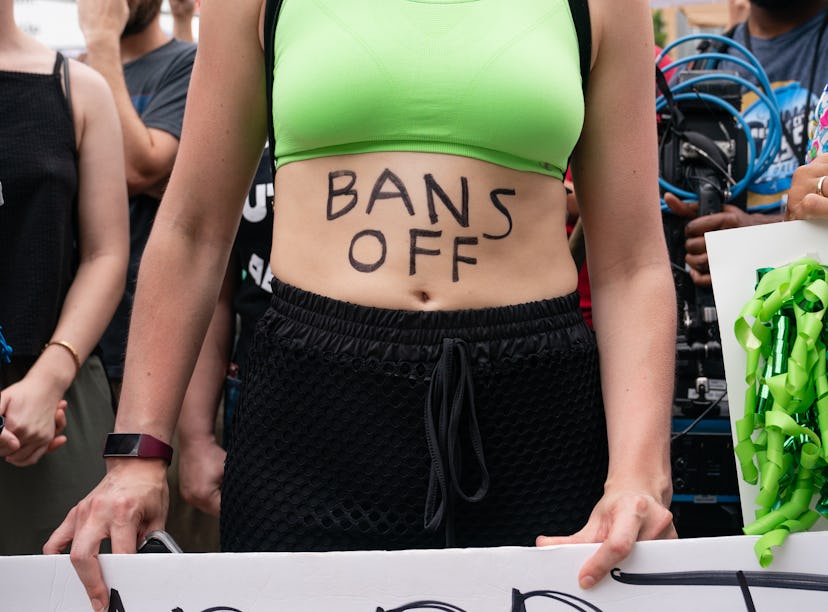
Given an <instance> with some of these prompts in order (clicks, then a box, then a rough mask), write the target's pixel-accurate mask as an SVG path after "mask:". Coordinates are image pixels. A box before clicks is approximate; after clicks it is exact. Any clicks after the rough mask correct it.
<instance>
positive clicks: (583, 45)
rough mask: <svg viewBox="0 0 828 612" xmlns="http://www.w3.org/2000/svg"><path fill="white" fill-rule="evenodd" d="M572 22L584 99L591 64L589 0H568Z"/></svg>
mask: <svg viewBox="0 0 828 612" xmlns="http://www.w3.org/2000/svg"><path fill="white" fill-rule="evenodd" d="M569 11H570V12H571V13H572V23H573V24H575V33H576V34H577V35H578V54H579V56H580V58H581V87H582V88H583V90H584V99H586V92H587V84H588V83H589V69H590V67H591V66H592V24H591V22H590V19H589V0H569Z"/></svg>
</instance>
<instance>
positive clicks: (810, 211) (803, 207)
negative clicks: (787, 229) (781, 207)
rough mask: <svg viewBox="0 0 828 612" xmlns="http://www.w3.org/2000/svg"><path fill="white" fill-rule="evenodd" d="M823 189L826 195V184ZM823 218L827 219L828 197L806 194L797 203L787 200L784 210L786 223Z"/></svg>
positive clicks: (827, 187)
mask: <svg viewBox="0 0 828 612" xmlns="http://www.w3.org/2000/svg"><path fill="white" fill-rule="evenodd" d="M824 189H825V192H826V193H828V184H826V186H825V188H824ZM824 218H828V197H823V196H820V195H818V194H816V193H809V194H806V195H805V196H804V197H803V198H802V199H801V200H799V201H798V202H794V201H791V200H789V201H788V206H787V208H786V209H785V220H786V221H794V220H796V219H824Z"/></svg>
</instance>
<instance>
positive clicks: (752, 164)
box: [656, 34, 782, 212]
mask: <svg viewBox="0 0 828 612" xmlns="http://www.w3.org/2000/svg"><path fill="white" fill-rule="evenodd" d="M701 40H705V41H713V42H718V43H720V44H721V45H726V46H729V47H732V48H733V49H734V50H736V51H738V53H740V54H741V55H742V56H743V57H739V56H738V55H727V54H724V53H719V52H701V53H696V54H695V55H691V56H688V57H684V58H681V59H679V60H676V61H674V62H672V63H670V64H669V65H667V66H665V67H664V68H663V69H662V70H663V72H665V73H666V72H669V71H671V70H674V69H676V68H679V67H681V66H684V65H686V64H690V63H700V64H701V63H703V62H704V63H708V62H712V63H713V64H714V65H717V64H718V63H720V62H730V63H732V64H736V65H738V66H740V67H742V68H743V69H744V70H745V72H747V73H748V74H749V75H750V76H752V77H753V78H754V79H755V80H756V82H757V83H759V86H758V87H757V86H756V85H755V84H753V83H751V82H750V81H748V80H747V79H745V78H744V77H742V76H739V75H735V74H728V73H726V72H720V73H716V72H712V73H711V74H708V75H703V76H699V77H695V78H692V79H688V80H687V81H685V82H683V83H680V84H677V85H673V86H671V92H672V93H673V94H674V95H673V99H674V100H675V101H676V102H680V101H682V100H704V101H705V102H706V103H709V104H712V105H714V106H718V107H720V108H722V109H724V110H725V111H726V112H727V113H729V114H730V115H731V116H732V117H734V119H735V120H736V121H737V122H738V123H739V125H740V127H741V129H742V131H743V132H744V133H745V136H746V141H747V146H748V162H747V169H746V172H745V175H744V176H743V177H742V178H741V179H740V180H738V181H737V182H736V183H735V184H734V185H732V186H731V188H730V197H729V198H728V201H732V200H733V199H734V198H736V197H738V196H739V195H741V194H742V193H743V192H744V191H745V189H747V188H748V187H749V185H751V184H752V183H753V182H754V181H755V180H756V179H758V178H759V177H760V176H762V175H763V174H764V173H765V172H766V171H767V169H768V168H769V167H770V165H771V164H772V163H773V161H774V160H775V159H776V156H777V155H778V154H779V150H780V147H781V145H782V119H781V117H780V112H779V102H778V100H777V98H776V93H775V92H774V90H773V88H772V87H771V84H770V81H769V79H768V76H767V74H766V73H765V70H764V69H763V68H762V65H761V64H760V63H759V60H757V59H756V57H755V56H754V55H753V54H752V53H751V52H750V51H748V50H747V48H745V47H744V46H743V45H741V44H739V43H738V42H736V41H734V40H733V39H731V38H727V37H726V36H719V35H716V34H694V35H691V36H685V37H682V38H679V39H678V40H676V41H674V42H672V43H670V44H669V45H667V46H666V47H664V49H663V50H662V51H661V53H659V55H658V56H657V57H656V64H660V62H661V61H662V60H663V59H664V58H665V57H666V56H667V54H668V53H669V52H670V51H671V50H672V49H674V48H676V47H677V46H679V45H683V44H686V43H688V42H692V41H701ZM702 81H731V82H735V83H737V84H738V85H739V86H740V87H741V88H742V89H743V90H745V89H746V90H749V91H751V92H753V93H754V94H756V96H757V98H758V99H759V101H760V102H761V103H762V104H764V105H765V106H766V107H767V109H768V114H769V117H770V119H769V124H768V131H767V137H766V138H765V140H764V143H763V145H762V150H761V152H760V153H759V154H758V156H757V152H756V142H755V139H754V138H753V136H752V134H751V132H750V126H749V125H748V123H747V120H746V119H745V117H744V115H743V114H742V113H741V112H739V111H737V110H736V108H734V107H733V106H732V105H731V104H729V103H728V102H726V101H725V100H722V99H721V98H718V97H716V96H713V95H711V94H706V93H701V92H696V91H693V88H694V87H695V86H696V85H698V84H699V83H701V82H702ZM688 90H690V91H688ZM667 104H668V100H667V99H666V97H665V96H664V95H660V96H658V98H657V99H656V111H657V112H658V111H660V110H662V109H663V108H664V107H665V106H666V105H667ZM659 185H661V187H662V188H663V189H664V190H665V191H669V192H670V193H673V194H675V195H676V196H677V197H680V198H682V199H684V200H688V201H691V202H692V201H698V196H697V195H696V194H695V193H692V192H689V191H686V190H684V189H680V188H679V187H677V186H675V185H672V184H671V183H668V182H667V181H666V180H664V179H663V178H661V177H659ZM775 207H776V204H769V205H765V206H761V207H757V208H754V209H753V210H760V209H765V208H767V209H770V208H775ZM661 209H662V210H663V211H668V212H670V209H669V208H668V207H667V205H666V204H665V203H664V200H663V199H662V200H661Z"/></svg>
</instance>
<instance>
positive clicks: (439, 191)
mask: <svg viewBox="0 0 828 612" xmlns="http://www.w3.org/2000/svg"><path fill="white" fill-rule="evenodd" d="M425 186H426V198H427V200H428V218H429V220H430V221H431V224H432V225H434V224H435V223H437V220H438V217H437V207H436V206H435V205H434V196H435V195H437V197H438V198H440V201H442V202H443V205H444V206H445V207H446V208H447V209H448V211H449V212H450V213H451V214H452V216H453V217H454V218H455V219H456V220H457V223H459V224H460V225H461V226H462V227H468V226H469V181H468V179H467V178H466V177H465V176H461V177H460V188H461V190H462V195H461V198H462V202H461V204H460V206H461V210H457V207H456V206H455V205H454V203H453V202H452V201H451V198H449V197H448V194H446V192H445V191H444V190H443V188H442V187H440V185H439V184H438V183H437V181H436V180H434V176H433V175H431V174H426V175H425Z"/></svg>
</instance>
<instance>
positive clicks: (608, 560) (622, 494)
mask: <svg viewBox="0 0 828 612" xmlns="http://www.w3.org/2000/svg"><path fill="white" fill-rule="evenodd" d="M677 537H678V534H677V533H676V529H675V527H674V526H673V514H672V513H671V512H670V511H669V510H668V509H667V508H666V507H664V505H663V504H662V502H661V501H660V500H659V499H658V498H657V497H654V496H653V495H652V494H650V493H646V492H644V491H639V490H634V489H620V490H617V491H613V490H611V489H610V488H609V487H608V488H607V490H606V492H605V493H604V496H603V497H602V498H601V500H600V501H599V502H598V503H597V504H596V506H595V508H594V509H593V510H592V514H591V515H590V517H589V521H588V522H587V524H586V525H585V526H584V528H583V529H581V530H580V531H578V532H577V533H574V534H572V535H571V536H555V537H547V536H539V537H538V539H537V541H536V544H537V545H538V546H553V545H556V544H587V543H595V542H600V543H601V546H600V547H599V548H598V550H597V551H596V553H595V554H594V555H592V557H590V558H589V559H587V561H586V563H584V565H583V567H582V568H581V571H580V573H579V574H578V582H579V584H580V585H581V588H584V589H588V588H590V587H591V586H593V585H594V584H596V583H597V582H598V581H599V580H601V578H603V577H604V576H606V575H607V574H608V573H609V572H610V571H611V570H612V569H613V568H615V567H617V566H618V564H619V563H620V562H621V561H622V560H623V559H624V558H626V557H627V555H629V554H630V552H631V551H632V548H633V544H634V543H635V542H636V541H638V540H664V539H673V538H677Z"/></svg>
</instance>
